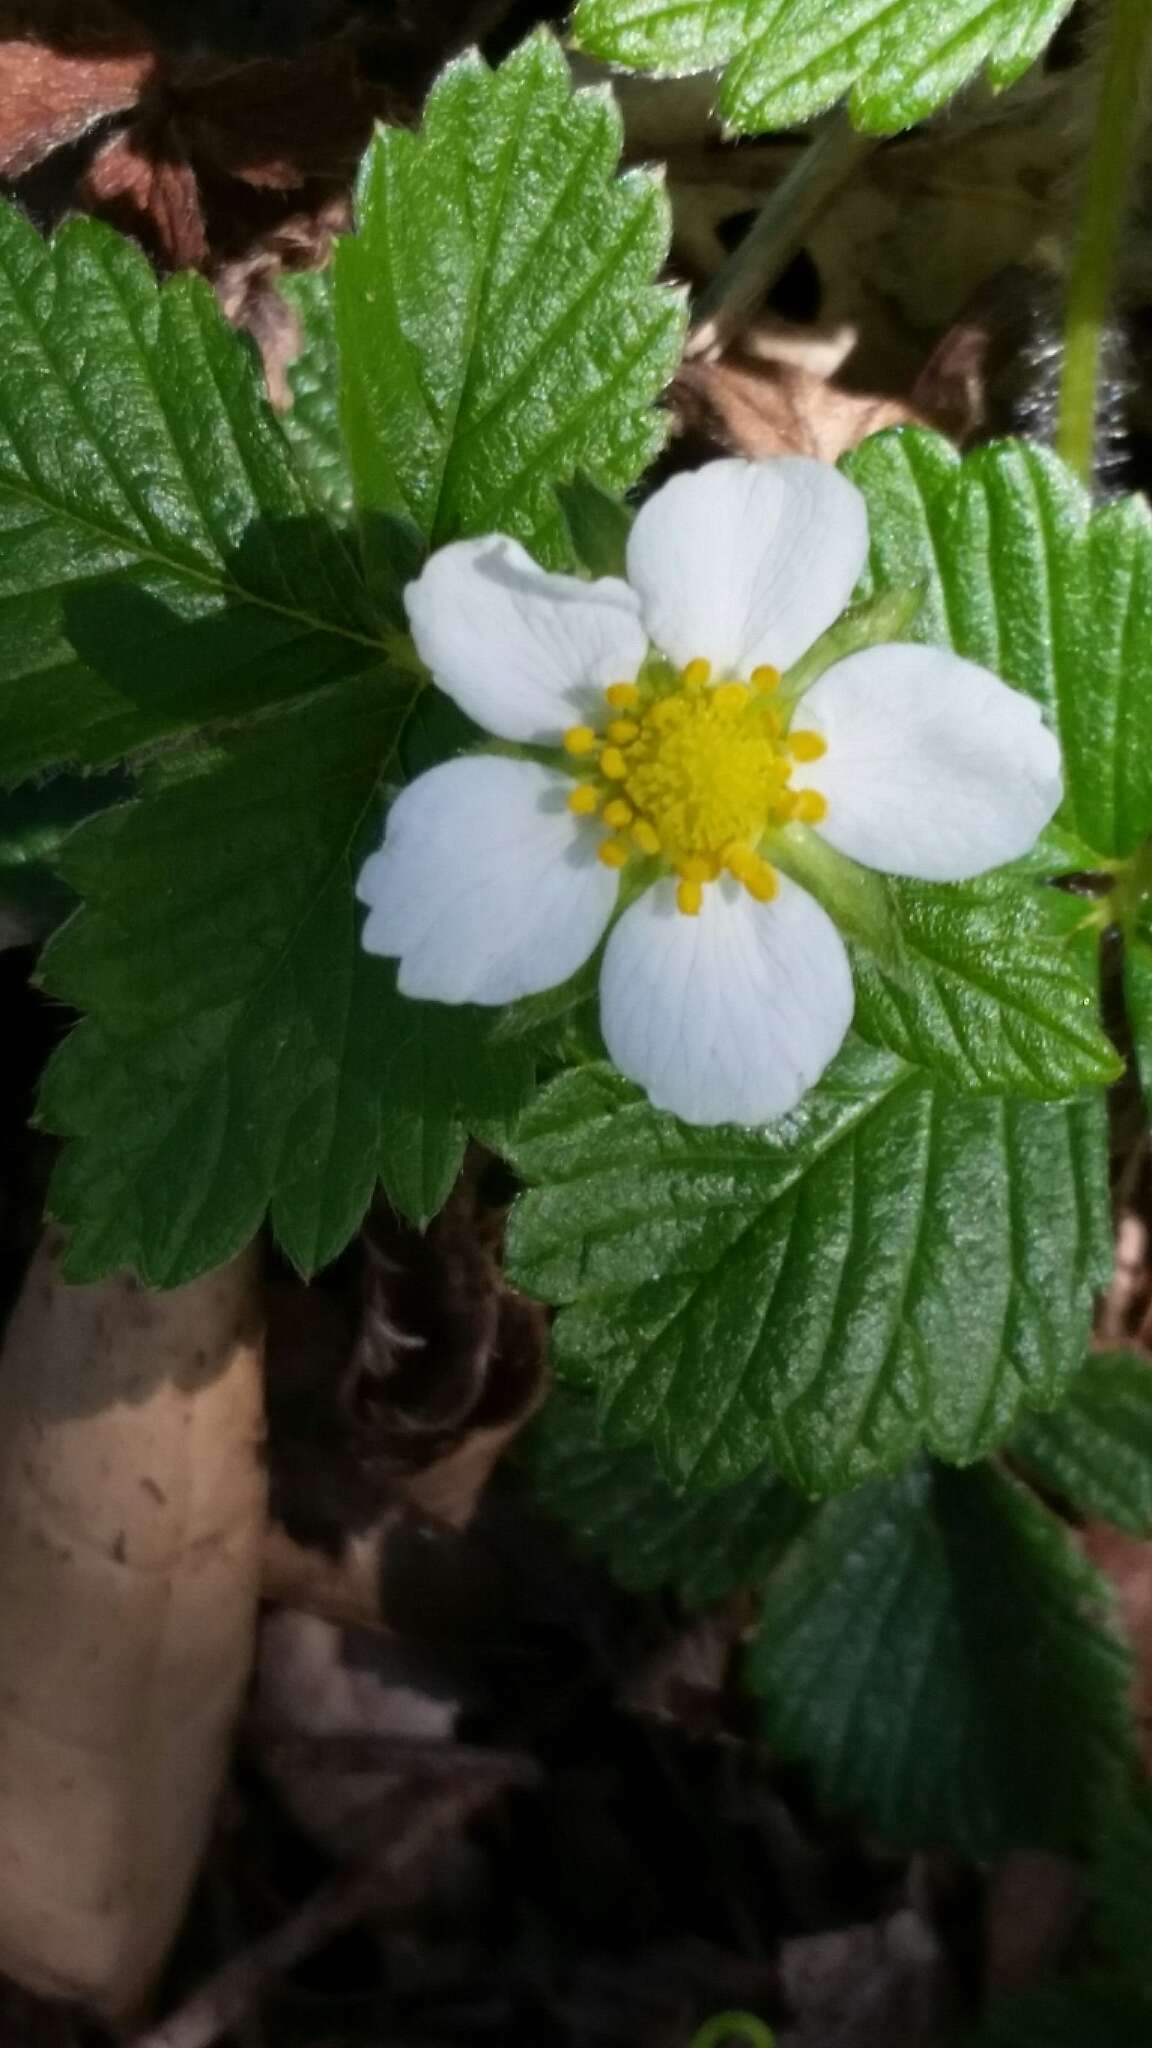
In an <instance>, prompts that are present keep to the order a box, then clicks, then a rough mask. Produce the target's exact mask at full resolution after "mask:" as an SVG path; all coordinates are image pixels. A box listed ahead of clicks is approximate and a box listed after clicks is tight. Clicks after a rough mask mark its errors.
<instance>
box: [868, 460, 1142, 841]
mask: <svg viewBox="0 0 1152 2048" xmlns="http://www.w3.org/2000/svg"><path fill="white" fill-rule="evenodd" d="M844 467H845V469H846V471H847V472H848V474H849V475H850V476H851V477H852V478H853V480H854V481H855V482H856V483H857V484H859V486H860V488H861V489H862V490H863V492H864V493H865V496H866V497H867V498H868V501H869V509H870V514H871V521H872V554H871V577H872V582H873V584H874V585H876V586H879V587H880V588H885V587H888V586H890V585H891V586H893V587H902V586H906V585H907V584H909V583H910V582H915V581H916V580H917V579H923V581H924V585H925V595H924V602H923V605H922V607H921V610H920V612H919V614H918V616H917V618H916V620H915V621H914V624H913V626H912V629H911V634H912V637H913V638H914V639H920V640H927V641H934V642H937V643H939V644H942V645H944V646H949V645H950V646H952V647H954V648H955V649H956V650H957V652H958V653H960V654H963V655H967V656H968V657H969V658H970V659H972V660H973V661H979V662H983V663H984V664H985V665H986V666H987V667H989V668H991V669H994V670H995V672H996V673H997V675H1001V676H1003V677H1004V679H1005V681H1006V682H1009V683H1013V684H1015V686H1016V687H1017V688H1018V689H1021V690H1026V691H1027V692H1028V693H1029V694H1030V695H1031V696H1033V697H1035V698H1036V700H1037V701H1038V703H1040V704H1041V705H1042V706H1043V708H1044V710H1045V712H1046V713H1047V716H1048V720H1049V723H1050V724H1051V726H1052V729H1053V730H1054V731H1055V732H1056V733H1057V735H1058V737H1059V739H1060V743H1061V747H1062V750H1063V755H1064V772H1065V798H1064V803H1063V805H1062V806H1061V808H1060V811H1059V812H1058V814H1057V818H1056V825H1057V828H1058V829H1059V830H1060V831H1062V832H1064V833H1066V834H1071V835H1072V836H1073V837H1074V838H1075V839H1076V840H1078V841H1079V842H1080V843H1081V845H1082V847H1083V848H1085V849H1091V850H1092V852H1093V853H1094V856H1095V858H1096V861H1097V862H1099V861H1100V860H1101V859H1106V858H1109V857H1116V856H1119V857H1124V856H1127V855H1129V854H1131V853H1132V852H1134V851H1135V849H1136V848H1137V847H1138V846H1139V844H1140V842H1141V841H1142V840H1143V839H1144V838H1145V837H1146V836H1147V834H1148V833H1149V831H1152V748H1150V747H1149V746H1148V745H1147V744H1146V736H1147V733H1148V731H1149V729H1150V727H1152V518H1150V515H1149V512H1148V508H1147V506H1146V505H1145V504H1144V502H1143V500H1141V499H1135V498H1133V499H1130V500H1128V501H1126V502H1124V503H1122V504H1119V505H1109V506H1106V507H1105V508H1104V509H1103V510H1102V511H1098V512H1095V513H1092V512H1091V509H1090V506H1089V503H1088V499H1087V497H1086V495H1085V493H1084V492H1083V491H1082V489H1081V488H1080V486H1079V484H1078V483H1077V482H1076V481H1075V479H1074V478H1073V477H1072V475H1071V472H1070V471H1069V470H1068V469H1066V468H1065V466H1064V465H1063V464H1062V463H1061V462H1060V461H1059V460H1058V459H1057V458H1056V457H1055V456H1054V455H1050V454H1048V453H1047V452H1046V451H1045V450H1043V449H1041V448H1039V447H1036V446H1035V445H1033V444H1030V443H1026V442H1018V441H1017V442H1006V443H1003V444H1001V445H999V446H993V447H988V448H982V449H979V450H977V451H976V453H975V454H973V455H969V456H967V457H964V458H963V459H962V458H961V457H959V456H958V455H956V453H955V451H954V450H953V449H952V448H951V447H950V446H949V444H948V443H947V442H945V441H943V440H941V439H940V438H939V437H938V436H936V435H931V434H924V433H921V432H919V431H911V432H897V433H888V434H881V435H878V436H877V437H876V438H875V439H874V440H872V441H868V442H865V444H864V445H863V447H861V448H860V449H858V450H857V451H856V452H855V454H853V455H851V456H850V457H848V459H847V460H846V462H845V465H844Z"/></svg>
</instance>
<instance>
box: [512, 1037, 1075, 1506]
mask: <svg viewBox="0 0 1152 2048" xmlns="http://www.w3.org/2000/svg"><path fill="white" fill-rule="evenodd" d="M512 1150H513V1154H514V1157H515V1159H516V1161H517V1163H518V1165H519V1167H520V1168H521V1170H522V1171H523V1173H524V1175H525V1177H526V1178H527V1179H528V1180H529V1181H530V1182H532V1183H535V1184H536V1185H535V1186H534V1187H533V1188H532V1189H531V1191H530V1192H529V1193H528V1194H527V1195H526V1196H525V1197H524V1198H523V1199H522V1201H521V1202H520V1203H519V1204H518V1206H517V1208H516V1210H515V1211H514V1213H513V1217H512V1222H511V1228H510V1234H509V1257H510V1261H511V1266H512V1270H513V1273H514V1276H515V1277H516V1279H517V1280H518V1282H519V1283H520V1284H521V1285H522V1286H524V1287H525V1288H527V1289H528V1290H529V1291H530V1292H533V1293H535V1294H538V1295H540V1296H541V1297H542V1298H543V1299H545V1300H548V1301H553V1302H558V1303H560V1304H565V1305H566V1306H565V1307H564V1312H563V1313H562V1315H561V1316H560V1317H559V1319H558V1322H557V1326H556V1332H555V1354H556V1359H557V1364H558V1367H559V1370H560V1371H561V1373H562V1374H564V1375H565V1376H566V1377H568V1378H570V1379H572V1380H574V1381H576V1382H577V1383H579V1384H581V1385H583V1386H585V1387H589V1388H594V1389H595V1390H596V1392H597V1395H598V1398H599V1403H600V1412H601V1416H602V1420H603V1423H604V1426H605V1430H606V1433H607V1436H608V1438H609V1440H610V1441H612V1442H614V1443H628V1442H635V1441H649V1442H651V1443H652V1444H653V1446H654V1447H655V1449H656V1451H657V1453H658V1455H659V1458H660V1461H661V1463H662V1465H663V1466H664V1468H665V1470H666V1471H667V1472H668V1473H669V1474H670V1475H672V1476H673V1477H674V1478H679V1479H682V1480H683V1479H691V1480H692V1481H693V1483H695V1484H698V1485H705V1486H707V1485H722V1484H733V1483H735V1482H736V1481H738V1480H740V1479H742V1478H744V1477H745V1476H746V1475H747V1474H748V1473H749V1472H751V1471H753V1470H755V1469H756V1467H758V1466H760V1465H762V1464H764V1463H765V1462H767V1463H770V1464H772V1465H773V1466H774V1467H775V1468H776V1469H777V1470H778V1471H780V1472H781V1473H782V1474H783V1476H784V1477H785V1478H787V1479H789V1480H791V1481H792V1482H793V1483H794V1484H796V1485H798V1486H800V1487H801V1488H803V1489H806V1490H808V1489H810V1490H812V1491H813V1492H822V1491H828V1490H830V1489H833V1488H836V1487H841V1486H848V1485H851V1484H852V1483H853V1482H854V1481H856V1480H859V1479H863V1478H866V1477H868V1476H870V1475H872V1474H874V1473H876V1472H877V1471H884V1470H891V1469H893V1468H894V1467H895V1466H897V1465H899V1464H900V1463H901V1462H902V1461H903V1460H904V1459H905V1458H907V1457H908V1456H909V1454H910V1453H911V1452H912V1451H913V1450H914V1449H915V1447H916V1446H917V1445H918V1444H920V1443H925V1444H926V1445H927V1446H928V1447H929V1448H930V1449H933V1450H935V1451H937V1452H938V1453H939V1454H940V1455H941V1456H942V1457H946V1458H953V1459H960V1460H963V1459H968V1458H972V1457H975V1456H977V1455H978V1453H979V1452H980V1451H982V1450H984V1449H986V1448H988V1447H990V1446H991V1445H993V1444H995V1443H996V1442H998V1441H1001V1440H1002V1439H1003V1438H1004V1436H1005V1435H1006V1434H1007V1433H1008V1431H1009V1429H1010V1428H1011V1426H1012V1423H1013V1420H1014V1417H1015V1414H1016V1410H1017V1408H1018V1407H1019V1406H1020V1404H1021V1403H1028V1404H1030V1405H1037V1404H1041V1405H1051V1403H1052V1402H1053V1401H1054V1400H1055V1399H1056V1397H1057V1394H1058V1393H1059V1391H1060V1390H1061V1389H1062V1388H1063V1387H1064V1386H1065V1385H1066V1384H1067V1383H1068V1381H1069V1380H1070V1379H1071V1377H1072V1375H1073V1374H1074V1372H1075V1371H1076V1370H1077V1369H1078V1367H1079V1365H1080V1363H1081V1361H1082V1357H1083V1347H1084V1344H1085V1341H1086V1338H1087V1331H1088V1321H1089V1311H1090V1302H1091V1293H1092V1289H1093V1287H1094V1286H1096V1285H1098V1284H1100V1283H1101V1282H1102V1281H1103V1279H1104V1278H1105V1276H1106V1274H1107V1272H1108V1270H1109V1268H1110V1262H1111V1230H1110V1224H1109V1215H1108V1202H1107V1192H1106V1187H1105V1177H1104V1169H1105V1145H1104V1138H1103V1125H1102V1109H1101V1107H1100V1104H1099V1103H1098V1102H1097V1101H1095V1100H1092V1099H1089V1100H1087V1101H1085V1102H1081V1103H1077V1104H1074V1105H1072V1106H1071V1107H1068V1108H1063V1107H1057V1106H1054V1105H1048V1104H1039V1103H1031V1102H1027V1101H1020V1100H1006V1101H998V1100H988V1099H984V1098H980V1097H962V1096H956V1095H953V1094H950V1093H947V1092H946V1091H944V1090H943V1089H942V1088H940V1087H939V1086H938V1085H935V1084H933V1083H932V1082H931V1081H930V1080H928V1079H927V1078H926V1077H925V1076H924V1075H922V1074H918V1073H917V1072H915V1070H912V1069H910V1068H908V1067H906V1066H904V1065H903V1064H902V1063H901V1062H899V1061H897V1060H895V1059H893V1058H891V1057H889V1056H887V1055H884V1054H880V1053H877V1052H874V1051H871V1050H870V1049H868V1048H866V1047H862V1046H860V1045H858V1044H857V1045H851V1046H849V1047H848V1048H847V1049H846V1051H845V1053H844V1054H842V1055H841V1057H840V1059H839V1060H838V1061H837V1062H836V1063H835V1065H834V1066H833V1067H832V1068H831V1069H830V1070H829V1072H828V1073H827V1074H826V1075H825V1077H824V1079H823V1080H822V1081H821V1082H820V1084H819V1085H818V1086H817V1087H816V1088H815V1089H813V1090H812V1091H811V1092H810V1094H809V1095H807V1096H806V1097H805V1099H804V1101H803V1102H802V1104H801V1105H800V1107H799V1109H798V1110H797V1111H796V1112H795V1113H794V1114H793V1115H792V1116H791V1117H789V1118H786V1119H784V1120H783V1121H782V1122H780V1123H779V1124H777V1125H775V1126H773V1127H770V1128H769V1129H767V1130H764V1131H744V1130H736V1129H727V1128H726V1129H720V1130H695V1129H689V1128H686V1127H685V1126H682V1125H679V1124H677V1123H676V1122H674V1121H673V1120H672V1119H671V1118H669V1117H666V1116H662V1115H660V1114H658V1113H657V1112H656V1111H654V1110H652V1109H651V1108H650V1107H649V1106H648V1104H647V1103H645V1102H644V1101H643V1100H642V1099H641V1098H640V1097H639V1096H638V1095H637V1093H636V1091H635V1090H634V1089H632V1088H631V1087H629V1086H628V1084H627V1083H625V1082H623V1081H622V1080H620V1079H619V1078H618V1077H617V1076H616V1075H614V1074H613V1073H612V1072H611V1070H609V1069H607V1068H605V1067H587V1068H584V1069H581V1070H580V1071H577V1072H573V1073H570V1074H567V1075H565V1076H563V1077H561V1078H560V1079H559V1080H557V1081H556V1082H554V1083H552V1084H551V1085H550V1086H549V1087H548V1088H546V1089H545V1090H544V1091H543V1092H542V1093H541V1094H540V1096H539V1097H538V1098H537V1100H536V1101H535V1103H534V1104H533V1105H532V1107H531V1108H530V1109H529V1110H528V1112H527V1113H526V1115H525V1116H524V1117H523V1118H522V1120H521V1122H520V1124H519V1126H518V1127H517V1129H516V1131H515V1134H514V1141H513V1146H512ZM1032 1214H1042V1215H1043V1217H1044V1229H1043V1230H1042V1231H1039V1230H1035V1229H1032V1228H1029V1227H1026V1224H1025V1219H1026V1218H1027V1217H1028V1216H1029V1215H1032Z"/></svg>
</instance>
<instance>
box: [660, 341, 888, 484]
mask: <svg viewBox="0 0 1152 2048" xmlns="http://www.w3.org/2000/svg"><path fill="white" fill-rule="evenodd" d="M669 397H670V402H671V404H672V407H673V409H674V412H675V414H676V416H677V418H678V420H679V422H680V426H681V429H682V430H684V431H686V432H687V433H689V434H690V435H691V436H692V437H693V439H702V440H704V441H705V442H706V443H707V445H708V447H709V449H710V450H714V449H724V450H725V451H727V452H735V453H739V454H741V455H748V456H752V457H755V458H759V457H762V456H766V455H815V456H817V457H819V458H820V460H822V461H824V462H836V461H837V460H838V459H839V457H840V456H841V455H843V454H844V453H845V451H846V450H847V449H849V448H855V447H856V445H857V443H858V442H860V441H863V440H864V439H865V437H866V436H867V435H868V434H878V433H879V432H880V430H881V428H882V427H900V426H909V425H911V424H914V423H919V424H923V421H922V419H921V416H920V415H919V414H917V413H916V412H914V411H913V410H912V409H911V407H909V406H907V405H903V404H901V403H900V401H899V400H897V399H894V398H877V397H873V396H872V395H870V394H867V393H861V392H858V391H842V390H841V389H840V388H839V387H838V386H837V385H835V384H832V383H829V382H828V381H827V379H826V378H825V377H823V376H820V375H818V374H817V373H815V372H814V371H813V370H812V369H809V368H805V367H802V366H800V365H798V364H793V363H784V362H765V361H762V360H760V359H758V357H757V355H756V354H755V353H754V352H753V350H752V349H744V350H742V351H740V352H739V353H730V354H728V355H726V356H724V357H722V358H721V360H720V361H719V362H715V363H705V362H694V363H693V362H689V363H685V364H684V365H683V367H682V368H681V369H680V371H679V372H678V374H677V376H676V378H675V380H674V382H673V384H672V388H671V391H670V394H669Z"/></svg>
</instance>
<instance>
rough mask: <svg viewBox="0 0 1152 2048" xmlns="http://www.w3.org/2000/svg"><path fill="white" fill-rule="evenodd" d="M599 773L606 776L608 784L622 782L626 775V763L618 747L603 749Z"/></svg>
mask: <svg viewBox="0 0 1152 2048" xmlns="http://www.w3.org/2000/svg"><path fill="white" fill-rule="evenodd" d="M600 773H601V775H606V776H607V777H608V780H609V782H623V780H624V777H625V776H626V775H627V773H628V763H627V761H626V760H625V759H624V756H623V754H622V753H621V752H620V749H619V747H605V749H604V752H603V753H602V754H601V756H600Z"/></svg>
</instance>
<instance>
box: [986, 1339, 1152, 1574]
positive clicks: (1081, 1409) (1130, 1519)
mask: <svg viewBox="0 0 1152 2048" xmlns="http://www.w3.org/2000/svg"><path fill="white" fill-rule="evenodd" d="M1012 1450H1013V1453H1014V1455H1015V1456H1016V1457H1017V1458H1018V1459H1019V1460H1020V1463H1021V1464H1022V1465H1024V1466H1025V1467H1026V1468H1027V1470H1028V1471H1029V1472H1030V1473H1032V1474H1033V1475H1034V1476H1035V1477H1036V1478H1037V1479H1039V1480H1040V1481H1041V1483H1042V1484H1043V1485H1044V1486H1046V1487H1047V1488H1048V1489H1049V1490H1050V1491H1051V1492H1053V1493H1057V1494H1061V1495H1063V1497H1064V1499H1065V1500H1068V1501H1070V1502H1071V1503H1072V1505H1073V1507H1075V1508H1079V1509H1080V1510H1081V1511H1082V1512H1083V1513H1085V1514H1088V1515H1095V1516H1098V1517H1099V1518H1100V1520H1101V1521H1104V1522H1114V1523H1115V1525H1116V1527H1117V1528H1118V1529H1127V1530H1128V1532H1129V1534H1130V1535H1132V1536H1152V1366H1150V1365H1149V1363H1148V1361H1147V1359H1144V1358H1139V1357H1137V1355H1136V1354H1135V1353H1134V1352H1130V1351H1110V1352H1100V1353H1098V1354H1097V1355H1095V1356H1093V1357H1092V1358H1090V1359H1089V1361H1088V1363H1087V1365H1086V1366H1085V1367H1084V1370H1083V1372H1082V1373H1080V1375H1079V1377H1078V1378H1077V1379H1075V1380H1074V1381H1073V1383H1072V1386H1071V1388H1070V1389H1069V1391H1068V1392H1067V1394H1066V1395H1065V1396H1064V1399H1063V1401H1062V1402H1061V1405H1060V1407H1059V1408H1057V1409H1055V1410H1054V1412H1053V1413H1052V1414H1051V1415H1027V1416H1025V1417H1024V1419H1023V1421H1022V1422H1021V1424H1020V1427H1019V1429H1018V1430H1017V1432H1016V1434H1015V1436H1014V1437H1013V1439H1012Z"/></svg>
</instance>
